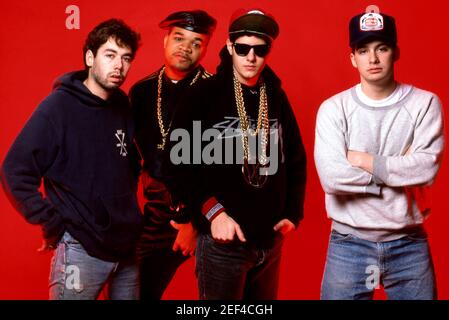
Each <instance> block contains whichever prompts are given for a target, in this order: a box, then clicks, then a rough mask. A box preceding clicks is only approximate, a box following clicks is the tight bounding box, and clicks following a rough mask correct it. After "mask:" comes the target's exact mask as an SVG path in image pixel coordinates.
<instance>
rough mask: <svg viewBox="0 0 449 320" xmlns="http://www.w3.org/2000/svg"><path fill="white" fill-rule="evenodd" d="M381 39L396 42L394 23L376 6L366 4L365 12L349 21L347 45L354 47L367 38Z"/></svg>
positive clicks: (393, 43) (390, 42)
mask: <svg viewBox="0 0 449 320" xmlns="http://www.w3.org/2000/svg"><path fill="white" fill-rule="evenodd" d="M371 39H372V40H382V41H385V42H387V43H389V44H391V45H394V46H396V44H397V32H396V23H395V20H394V18H393V17H391V16H389V15H386V14H384V13H382V14H381V13H380V12H379V8H378V7H377V6H373V5H372V6H368V7H367V8H366V13H362V14H358V15H356V16H355V17H353V18H352V19H351V21H350V22H349V46H350V47H351V48H354V47H356V46H357V45H358V44H360V43H362V42H366V41H368V40H371Z"/></svg>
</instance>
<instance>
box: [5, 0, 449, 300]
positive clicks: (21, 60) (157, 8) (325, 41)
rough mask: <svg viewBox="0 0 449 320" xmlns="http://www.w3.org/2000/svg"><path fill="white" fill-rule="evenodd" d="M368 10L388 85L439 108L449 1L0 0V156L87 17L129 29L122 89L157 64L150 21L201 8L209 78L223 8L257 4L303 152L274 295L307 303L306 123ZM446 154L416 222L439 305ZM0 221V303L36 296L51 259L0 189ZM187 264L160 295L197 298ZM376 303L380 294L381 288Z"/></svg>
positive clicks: (315, 252) (76, 43)
mask: <svg viewBox="0 0 449 320" xmlns="http://www.w3.org/2000/svg"><path fill="white" fill-rule="evenodd" d="M373 3H374V4H376V5H378V6H379V7H380V9H381V11H383V12H385V13H388V14H390V15H393V16H395V17H396V20H397V24H398V34H399V46H400V48H401V58H400V60H399V61H398V63H397V64H396V77H397V79H398V80H399V81H401V82H404V83H411V84H414V85H415V86H417V87H420V88H423V89H426V90H429V91H433V92H435V93H436V94H437V95H438V96H439V97H440V98H441V100H442V102H443V106H445V107H447V106H449V90H448V89H449V88H448V81H447V75H448V74H449V59H448V58H449V56H448V52H449V41H448V33H449V27H448V22H447V13H448V11H449V2H447V1H445V0H428V1H418V0H415V1H412V0H409V1H405V0H396V1H387V0H377V1H375V0H314V1H303V0H302V1H287V0H277V1H274V0H271V1H270V0H254V1H237V0H226V1H222V0H202V1H200V0H195V1H193V0H192V1H187V0H165V1H156V0H149V1H148V0H145V1H144V0H139V1H137V0H136V1H131V0H130V1H118V0H108V1H105V0H101V1H87V0H84V1H81V0H79V1H75V0H72V1H65V0H56V1H43V0H40V1H34V0H21V1H2V2H1V4H0V12H1V15H2V27H1V29H0V43H1V47H2V50H1V52H0V57H1V59H0V60H1V65H2V68H1V69H2V83H1V86H0V99H1V104H0V105H1V108H0V121H1V136H0V160H3V158H4V157H5V155H6V152H7V150H8V148H9V147H10V145H11V143H12V142H13V140H14V138H15V137H16V135H17V134H18V133H19V131H20V129H21V128H22V126H23V125H24V124H25V122H26V121H27V119H28V118H29V117H30V115H31V113H32V112H33V110H34V109H35V107H36V106H37V105H38V103H39V102H40V101H41V100H42V99H43V98H44V97H45V96H46V95H47V94H48V93H49V92H50V90H51V85H52V83H53V81H54V79H55V78H56V77H58V76H59V75H61V74H63V73H65V72H68V71H72V70H76V69H82V68H83V60H82V46H83V43H84V40H85V37H86V35H87V33H88V32H89V31H90V30H91V29H92V28H93V27H94V26H95V25H96V24H98V23H99V22H101V21H103V20H106V19H108V18H111V17H119V18H122V19H124V20H125V21H126V22H127V23H128V24H130V25H131V26H132V27H134V28H136V29H137V30H138V31H140V32H141V35H142V40H143V46H142V47H141V49H140V50H139V51H138V53H137V57H136V60H135V62H134V63H133V66H132V69H131V71H130V73H129V76H128V79H127V81H126V83H125V85H124V89H125V91H128V89H129V88H130V86H131V85H132V84H133V83H135V82H136V81H137V80H139V79H141V78H143V77H144V76H146V75H148V74H150V73H152V72H153V71H154V70H156V69H157V68H158V67H159V66H161V65H162V61H163V51H162V39H163V36H164V34H165V33H164V31H163V30H160V29H159V28H158V27H157V24H158V22H159V21H161V20H162V19H163V18H165V17H166V16H167V15H168V14H170V13H172V12H174V11H179V10H184V9H198V8H201V9H204V10H206V11H208V12H209V13H210V14H211V15H212V16H214V17H215V18H216V19H217V20H218V27H217V30H216V32H215V34H214V36H213V38H212V40H211V43H210V45H209V49H208V53H207V56H206V58H205V60H204V62H203V65H204V66H205V67H206V68H207V69H209V70H210V71H215V67H216V65H217V63H218V52H219V50H220V48H221V47H222V46H223V44H224V42H225V40H226V30H227V26H228V23H229V18H230V16H231V15H232V13H233V12H234V11H235V10H236V9H238V8H250V7H260V8H263V9H265V10H267V11H269V12H271V13H272V14H273V15H274V16H275V17H276V19H277V20H278V22H279V24H280V28H281V33H280V36H279V38H278V40H277V41H276V42H275V46H274V48H273V50H272V54H271V56H270V58H269V59H270V60H269V64H270V65H271V66H272V67H273V69H274V70H275V71H276V72H277V73H278V75H279V76H280V78H281V79H282V80H283V86H284V89H285V90H286V92H287V94H288V96H289V99H290V101H291V104H292V106H293V108H294V110H295V113H296V117H297V121H298V123H299V126H300V128H301V132H302V135H303V139H304V142H305V146H306V151H307V154H308V184H307V195H306V203H305V219H304V221H303V222H302V223H301V226H300V228H299V229H298V230H297V231H296V232H294V233H292V234H290V235H289V236H288V237H287V240H286V243H285V247H284V255H283V261H282V271H281V272H282V273H281V280H280V288H279V298H280V299H318V298H319V291H320V283H321V277H322V272H323V268H324V263H325V257H326V250H327V242H328V237H329V231H330V222H329V220H328V219H327V218H326V212H325V208H324V194H323V191H322V189H321V186H320V184H319V180H318V177H317V173H316V169H315V166H314V162H313V144H314V128H315V117H316V113H317V110H318V107H319V106H320V104H321V102H322V101H323V100H324V99H326V98H328V97H330V96H331V95H333V94H335V93H337V92H339V91H342V90H344V89H346V88H349V87H350V86H352V85H354V84H356V83H357V82H358V80H359V79H358V74H357V72H356V70H355V69H353V67H352V66H351V64H350V61H349V53H350V52H349V48H348V44H347V43H348V35H347V24H348V21H349V19H350V18H351V17H352V16H353V15H355V14H357V13H360V12H362V11H364V9H365V8H366V7H367V6H368V5H370V4H373ZM69 5H76V6H78V7H79V10H80V28H79V29H72V30H69V29H67V28H66V18H67V17H68V16H69V14H67V13H66V8H67V7H68V6H69ZM448 114H449V113H448V112H446V113H445V118H446V124H447V123H449V122H448V119H447V117H448ZM448 159H449V158H448V156H447V155H446V156H445V157H444V159H443V165H442V168H441V170H440V173H439V176H438V178H437V180H436V182H435V184H434V186H433V189H432V190H433V196H432V198H433V212H432V214H431V216H430V218H429V219H428V220H427V222H426V227H427V230H428V232H429V238H430V245H431V250H432V254H433V258H434V263H435V268H436V273H437V281H438V291H439V298H440V299H449V257H448V251H447V250H448V249H447V247H448V245H449V215H448V209H449V206H448V204H447V202H446V200H444V199H445V197H446V196H447V191H444V190H447V189H445V188H447V187H444V181H447V180H448V179H449V160H448ZM417 174H419V173H417ZM0 226H1V231H0V277H1V279H2V280H1V284H0V299H47V297H48V290H47V281H48V274H49V265H50V259H51V254H48V253H47V254H38V253H37V252H36V249H37V248H38V247H39V246H40V244H41V231H40V229H39V228H38V227H35V226H31V225H29V224H27V223H26V222H25V220H24V219H23V218H22V217H21V216H20V215H19V214H18V213H17V212H15V210H14V209H13V208H12V206H11V205H10V203H9V202H8V200H7V199H6V196H5V194H4V192H0ZM193 269H194V261H193V259H190V260H189V261H188V263H186V264H185V265H183V266H182V267H181V269H180V270H179V271H178V273H177V274H176V276H175V278H174V280H173V282H172V283H171V285H170V287H169V288H168V290H167V291H166V293H165V295H164V298H165V299H196V298H197V289H196V279H195V277H194V273H193ZM376 296H377V297H379V298H384V297H385V296H384V294H383V293H382V291H379V292H378V294H377V295H376Z"/></svg>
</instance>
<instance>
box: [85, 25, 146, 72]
mask: <svg viewBox="0 0 449 320" xmlns="http://www.w3.org/2000/svg"><path fill="white" fill-rule="evenodd" d="M109 38H113V39H114V40H115V41H116V42H117V44H118V45H119V46H120V47H129V48H130V49H131V55H132V58H134V56H135V54H136V51H137V49H138V48H139V45H140V34H139V33H137V32H136V31H134V30H132V29H131V28H130V27H129V26H128V25H127V24H126V23H125V22H123V20H120V19H109V20H106V21H103V22H102V23H100V24H99V25H97V26H96V27H95V28H94V29H93V30H92V31H91V32H89V34H88V35H87V39H86V42H85V43H84V47H83V61H84V66H85V67H86V69H88V67H87V65H86V60H85V57H86V52H87V51H88V50H90V51H92V53H93V54H94V56H96V55H97V51H98V48H100V47H101V46H102V45H103V44H104V43H106V42H107V41H108V39H109Z"/></svg>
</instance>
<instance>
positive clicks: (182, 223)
mask: <svg viewBox="0 0 449 320" xmlns="http://www.w3.org/2000/svg"><path fill="white" fill-rule="evenodd" d="M215 25H216V21H215V19H214V18H213V17H211V16H210V15H209V14H208V13H206V12H205V11H202V10H194V11H180V12H175V13H172V14H170V15H169V16H168V17H167V18H165V19H164V20H163V21H161V22H160V24H159V27H161V28H162V29H165V30H167V34H166V35H165V37H164V56H165V62H164V65H163V66H162V67H161V68H160V69H159V70H157V71H156V72H154V73H152V74H151V75H149V76H148V77H146V78H144V79H142V80H140V81H139V82H137V83H136V84H135V85H134V86H133V87H132V88H131V90H130V100H131V105H132V108H133V111H134V119H135V125H136V143H137V146H138V148H139V151H140V154H141V157H142V159H143V170H142V174H141V181H142V184H143V192H144V198H145V201H146V202H145V205H144V232H143V235H142V237H141V240H140V242H139V245H138V255H139V257H140V262H141V267H140V272H141V299H143V300H146V299H151V300H156V299H160V298H161V297H162V295H163V293H164V291H165V289H166V287H167V286H168V284H169V282H170V281H171V279H172V278H173V276H174V274H175V272H176V270H177V269H178V267H179V266H180V265H181V264H182V263H183V262H184V261H186V260H187V258H188V257H189V256H191V255H193V254H194V251H195V245H196V236H197V232H196V230H195V229H194V228H193V227H192V224H191V222H190V217H189V214H188V211H187V209H186V208H183V209H182V210H181V208H182V207H183V205H182V203H179V201H178V200H177V199H175V198H174V197H173V196H172V195H171V194H170V193H169V192H168V191H167V188H166V187H165V184H166V181H165V180H166V179H167V178H168V177H167V175H168V174H167V173H165V174H164V173H163V172H162V169H161V167H162V165H161V164H162V159H163V155H164V152H165V151H166V142H167V135H168V133H169V132H170V129H171V123H172V121H173V117H174V114H175V106H176V104H177V101H178V100H179V99H181V97H182V96H183V95H184V94H185V93H186V91H188V90H190V88H191V87H193V86H195V85H197V84H198V83H200V82H201V81H203V80H204V79H206V78H208V77H210V76H211V74H210V73H208V72H207V71H206V70H205V69H204V68H203V67H202V66H201V65H200V62H201V60H202V58H203V57H204V56H205V54H206V50H207V45H208V43H209V40H210V37H211V36H212V33H213V31H214V29H215Z"/></svg>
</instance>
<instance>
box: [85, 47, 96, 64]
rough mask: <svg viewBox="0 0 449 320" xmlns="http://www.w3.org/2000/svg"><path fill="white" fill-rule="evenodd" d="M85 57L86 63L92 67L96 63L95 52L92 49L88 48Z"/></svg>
mask: <svg viewBox="0 0 449 320" xmlns="http://www.w3.org/2000/svg"><path fill="white" fill-rule="evenodd" d="M84 58H85V59H86V65H87V66H88V67H89V68H91V67H92V66H93V65H94V58H95V57H94V53H93V52H92V51H91V50H87V51H86V56H85V57H84Z"/></svg>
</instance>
